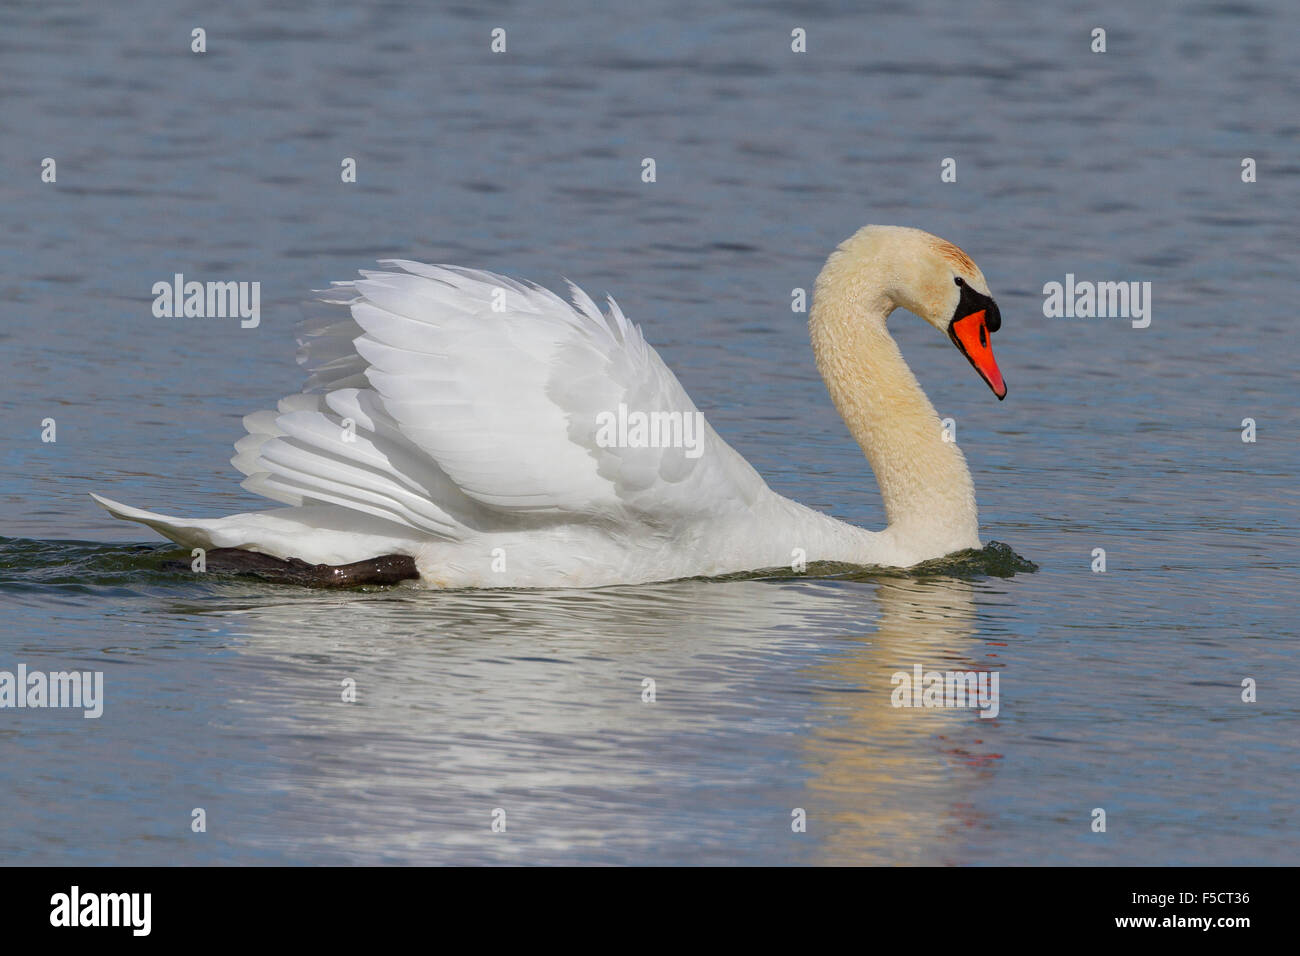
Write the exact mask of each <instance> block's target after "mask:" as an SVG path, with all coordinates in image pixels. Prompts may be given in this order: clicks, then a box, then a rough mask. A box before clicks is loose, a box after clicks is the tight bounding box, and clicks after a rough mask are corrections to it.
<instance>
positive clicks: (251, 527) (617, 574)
mask: <svg viewBox="0 0 1300 956" xmlns="http://www.w3.org/2000/svg"><path fill="white" fill-rule="evenodd" d="M381 265H382V266H384V267H385V271H373V272H372V271H363V272H362V273H361V275H362V276H363V278H361V279H358V280H355V281H352V282H340V283H336V284H334V286H333V287H332V288H331V289H329V290H327V291H325V292H324V293H322V294H320V297H319V301H318V302H316V303H314V304H313V306H311V307H309V309H308V314H307V318H306V319H305V320H304V322H303V323H302V324H301V325H300V330H301V334H300V337H299V344H300V349H299V354H298V360H299V363H300V364H302V365H305V366H306V367H307V369H308V371H309V372H310V376H309V378H308V379H307V382H306V384H305V386H304V390H303V393H302V394H298V395H291V396H289V397H288V398H285V399H284V400H283V401H281V402H280V403H279V407H278V410H276V411H261V412H256V413H254V414H252V415H249V416H247V417H246V418H245V419H244V425H245V427H246V428H247V430H248V434H247V435H246V436H245V437H244V438H242V439H241V440H240V441H239V442H238V443H237V444H236V445H235V449H236V452H237V454H236V455H235V457H234V458H233V459H231V461H232V463H233V464H234V465H235V467H237V468H238V469H239V470H240V471H242V472H243V473H244V474H245V475H247V476H248V477H247V479H246V480H245V481H244V483H243V484H244V487H245V488H248V489H249V490H251V491H255V492H258V493H259V494H261V495H264V496H266V497H268V498H272V499H274V500H276V501H280V502H283V503H284V504H286V505H288V506H289V507H287V508H280V509H276V510H272V511H263V512H255V513H249V514H237V515H231V516H229V517H225V518H212V519H193V520H190V519H184V518H172V517H167V516H165V515H159V514H154V513H151V512H148V511H142V510H140V509H137V508H131V507H128V506H126V505H122V504H119V503H117V502H114V501H110V500H108V499H106V498H102V497H99V496H98V495H95V496H93V497H94V498H95V500H96V501H97V502H99V503H100V504H101V505H103V506H104V507H105V508H106V509H108V511H109V512H110V513H111V514H113V515H114V516H116V517H118V518H123V519H128V520H132V521H139V522H141V523H143V524H146V525H149V526H150V527H151V528H154V529H155V530H156V531H159V532H160V533H162V534H163V535H165V536H166V537H168V538H170V539H171V540H173V541H175V542H177V543H178V544H181V545H184V546H185V547H187V548H195V547H198V548H204V549H227V548H232V549H241V550H242V551H245V552H260V553H261V554H262V555H270V556H272V557H273V558H278V559H299V560H300V561H305V562H307V563H309V564H313V565H315V564H321V565H330V566H336V565H345V564H352V563H354V562H363V561H369V560H370V559H375V558H380V557H382V556H399V558H400V562H401V563H402V565H403V566H405V567H407V568H408V571H407V573H401V574H398V575H397V576H398V577H415V576H416V575H417V574H418V577H419V578H420V580H421V581H422V583H424V584H426V585H428V586H432V587H590V586H599V585H609V584H629V583H641V582H648V581H656V580H670V579H674V578H683V577H691V576H697V575H719V574H725V573H730V572H738V571H748V570H756V569H762V568H776V567H782V566H789V565H790V564H791V561H792V558H793V557H795V556H799V555H803V556H806V560H807V561H809V562H813V561H837V562H848V563H852V564H859V565H880V566H899V567H906V566H910V565H913V564H916V563H918V562H921V561H925V560H928V559H931V558H936V557H940V556H942V555H945V554H949V553H951V552H954V551H958V550H961V549H965V548H978V547H979V546H980V541H979V533H978V520H977V517H976V510H975V494H974V488H973V486H972V483H971V477H970V472H969V471H968V470H967V467H966V461H965V458H964V457H963V455H962V453H961V451H960V450H959V449H958V447H957V446H956V444H953V443H951V442H946V441H944V440H943V438H942V427H941V425H940V422H939V417H938V415H937V414H936V412H935V410H934V406H933V405H931V404H930V401H929V400H928V399H927V398H926V396H925V393H924V392H923V391H922V390H921V387H920V385H919V384H918V383H917V381H916V378H915V376H913V374H912V372H911V370H910V369H909V368H908V367H907V363H906V362H904V360H903V357H902V355H901V354H900V352H899V350H898V346H897V345H896V344H895V343H894V340H893V338H892V337H891V336H890V335H889V332H888V331H887V330H886V328H885V320H886V318H887V317H888V316H889V314H890V313H891V312H892V311H893V310H894V309H895V308H898V307H902V308H905V309H908V310H910V311H912V312H914V313H916V314H917V315H919V316H921V317H922V318H924V319H925V320H926V321H927V322H929V323H930V324H931V325H933V326H934V327H935V328H937V329H939V330H940V331H943V332H946V333H947V334H948V336H949V337H950V338H951V339H952V341H953V342H954V343H955V344H956V345H957V347H958V348H959V349H960V350H961V351H962V352H963V353H964V354H965V355H966V357H967V358H968V359H969V360H970V362H971V364H972V365H974V366H975V368H976V369H977V370H978V371H979V373H980V374H981V375H982V376H983V377H984V379H985V381H987V382H988V384H989V386H990V388H992V389H993V391H994V393H995V394H996V395H997V396H998V398H999V399H1001V398H1002V397H1003V396H1004V395H1005V394H1006V386H1005V385H1004V384H1003V381H1002V375H1001V373H1000V372H999V370H998V367H997V364H996V362H995V361H994V359H993V352H992V350H991V348H990V347H989V339H988V336H989V334H990V333H992V332H995V331H997V329H998V327H999V325H1000V322H1001V320H1000V316H999V312H998V309H997V306H996V305H995V304H994V303H993V300H992V299H991V298H989V295H988V287H987V285H986V284H985V281H984V276H983V275H982V274H981V272H980V270H979V269H978V268H977V267H976V265H975V264H974V263H973V262H972V261H971V260H970V258H969V257H967V256H966V254H965V253H963V252H962V251H961V250H960V249H958V248H957V247H956V246H954V245H952V244H951V243H949V242H946V241H944V240H942V239H940V238H938V237H936V236H932V235H930V234H929V233H926V232H922V231H920V230H918V229H908V228H902V227H897V226H866V227H864V228H863V229H861V230H859V231H858V232H857V233H856V234H855V235H853V236H852V237H851V238H849V239H847V240H846V241H845V242H843V243H842V244H841V245H840V247H839V248H838V249H837V250H836V251H835V252H834V253H832V255H831V256H830V258H829V259H828V260H827V262H826V265H825V267H824V268H823V269H822V271H821V274H820V275H819V276H818V277H817V283H816V287H815V290H814V298H813V306H812V311H811V317H810V322H809V326H810V330H811V335H812V344H813V350H814V353H815V355H816V360H817V367H818V369H819V370H820V371H821V374H822V377H823V378H824V379H825V381H826V386H827V389H828V390H829V392H830V395H831V398H832V399H833V400H834V402H835V406H836V408H837V409H838V410H839V412H840V414H841V415H842V416H843V418H844V421H845V422H846V424H847V425H848V427H849V430H850V432H852V434H853V437H854V438H855V439H856V440H857V442H858V444H859V445H860V446H861V447H862V450H863V452H865V454H866V456H867V459H868V461H870V463H871V467H872V469H873V470H874V471H875V474H876V478H877V480H878V482H879V484H880V491H881V494H882V495H883V497H884V505H885V512H886V514H887V516H888V520H889V525H888V527H887V528H886V529H885V530H884V531H880V532H872V531H866V530H863V529H861V528H856V527H854V526H852V525H849V524H845V523H844V522H842V521H838V520H836V519H834V518H831V517H829V516H827V515H824V514H822V513H820V512H817V511H813V510H812V509H810V508H807V507H805V506H804V505H801V504H799V503H797V502H795V501H791V500H790V499H788V498H784V497H782V496H780V495H778V494H776V493H775V492H773V491H772V490H771V489H770V488H768V486H767V484H766V483H765V482H764V481H763V479H762V478H761V477H760V476H759V475H758V473H757V472H756V471H755V470H754V469H753V468H752V467H751V466H750V465H749V463H748V462H746V461H745V460H744V458H742V457H741V456H740V455H739V454H737V453H736V452H735V451H734V450H733V449H732V448H731V447H730V446H729V445H728V444H727V443H726V442H724V441H723V440H722V439H721V438H720V437H718V435H717V433H716V432H714V431H713V429H712V428H710V427H709V426H708V425H707V424H704V423H703V420H702V417H700V418H699V419H698V420H699V421H700V423H701V425H702V429H701V434H700V435H699V436H697V437H698V439H699V440H698V443H693V444H689V446H688V447H681V446H682V445H683V444H687V439H689V438H690V433H689V431H687V432H684V433H681V434H673V435H661V436H659V437H669V438H680V439H681V440H680V441H679V442H678V447H628V446H630V445H645V444H647V441H648V442H650V443H654V442H653V439H654V437H655V436H656V435H658V433H652V434H651V435H639V434H637V432H636V429H635V414H634V413H636V412H642V413H646V414H647V415H648V414H650V413H671V414H672V415H676V414H680V415H681V416H683V417H682V418H680V419H674V418H672V417H671V416H668V417H663V418H661V419H659V421H660V423H663V422H670V423H671V424H673V425H677V424H678V423H682V422H684V423H685V424H687V425H689V424H690V423H691V422H693V421H695V420H696V416H698V413H697V411H696V408H695V405H694V403H693V402H692V401H691V399H690V397H689V396H688V395H687V394H686V392H685V390H684V389H683V388H682V386H681V384H680V383H679V382H678V381H677V378H676V377H675V376H674V375H673V373H672V372H671V371H669V369H668V367H667V366H666V365H664V363H663V361H662V360H661V359H660V358H659V355H658V353H656V352H655V350H654V349H653V348H651V347H650V345H648V344H647V343H646V341H645V339H643V338H642V336H641V332H640V330H639V328H638V327H637V326H635V325H632V324H631V323H630V322H628V321H627V319H625V318H624V316H623V314H622V312H621V311H620V310H619V308H618V305H617V304H616V303H615V302H614V300H613V299H609V300H608V301H609V309H608V313H607V314H604V315H602V314H601V312H600V310H599V309H598V308H597V307H596V305H595V304H594V303H593V302H592V301H591V300H590V299H589V298H588V297H587V295H586V294H585V293H583V292H582V291H581V290H580V289H578V288H577V287H576V286H573V285H572V284H570V289H571V292H572V296H573V305H572V306H570V305H569V304H568V303H566V302H564V301H563V300H562V299H560V298H559V297H557V296H556V295H554V294H553V293H551V292H549V291H547V290H545V289H543V288H541V287H539V286H536V285H531V284H530V285H522V284H520V283H518V282H515V281H513V280H511V279H507V278H504V277H502V276H498V275H493V274H491V273H488V272H478V271H474V270H470V269H462V268H457V267H452V266H428V265H422V264H419V263H415V262H407V261H403V260H391V261H384V262H382V263H381ZM620 406H622V414H624V418H625V420H631V421H633V423H634V427H633V429H632V430H631V431H630V432H628V433H627V434H626V435H619V434H618V433H617V431H616V430H614V431H611V429H610V428H608V427H607V426H608V425H609V423H610V421H611V418H612V417H613V416H614V415H616V414H620V411H619V410H620ZM619 438H622V439H623V441H622V444H621V445H620V443H619V441H618V439H619ZM641 439H646V440H641ZM250 557H251V556H250ZM258 560H261V561H267V560H268V559H265V558H262V559H258ZM270 563H272V564H274V563H275V562H270ZM359 567H366V566H364V565H363V566H359ZM363 579H364V578H363Z"/></svg>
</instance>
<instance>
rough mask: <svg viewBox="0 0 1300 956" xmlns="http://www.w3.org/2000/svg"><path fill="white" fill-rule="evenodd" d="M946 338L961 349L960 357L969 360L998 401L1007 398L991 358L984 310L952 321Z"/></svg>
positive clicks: (1000, 376)
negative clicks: (962, 356)
mask: <svg viewBox="0 0 1300 956" xmlns="http://www.w3.org/2000/svg"><path fill="white" fill-rule="evenodd" d="M948 337H949V338H950V339H952V341H953V344H954V345H956V346H957V348H959V349H961V353H962V355H964V356H966V357H967V358H968V359H970V363H971V365H974V366H975V371H977V372H979V373H980V375H981V376H983V378H984V381H986V382H988V383H989V388H991V389H993V394H994V395H996V396H997V397H998V401H999V402H1000V401H1002V399H1004V398H1006V397H1007V385H1006V383H1005V382H1003V381H1002V372H1001V371H1000V370H999V369H998V363H997V361H996V360H995V359H994V358H993V346H992V345H990V344H989V330H988V326H987V324H986V323H985V320H984V310H983V309H980V311H978V312H972V313H971V314H970V315H964V316H962V317H961V318H960V319H954V320H953V321H952V322H951V323H950V324H949V326H948Z"/></svg>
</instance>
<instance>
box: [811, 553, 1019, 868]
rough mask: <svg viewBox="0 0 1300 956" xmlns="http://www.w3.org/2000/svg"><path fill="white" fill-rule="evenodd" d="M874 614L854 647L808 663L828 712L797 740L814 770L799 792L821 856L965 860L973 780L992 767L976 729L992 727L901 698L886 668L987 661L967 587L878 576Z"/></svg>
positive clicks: (970, 665) (864, 860) (985, 664)
mask: <svg viewBox="0 0 1300 956" xmlns="http://www.w3.org/2000/svg"><path fill="white" fill-rule="evenodd" d="M876 599H877V601H879V603H880V619H879V621H878V623H877V626H876V628H875V630H874V631H873V632H871V633H870V635H869V640H868V639H863V640H860V641H857V642H855V644H854V646H853V648H852V651H851V653H849V654H847V655H845V656H843V657H841V658H839V659H837V660H835V661H833V662H830V663H827V664H821V665H819V666H817V667H815V668H811V669H809V670H808V671H807V672H805V677H806V678H807V679H808V680H811V681H813V682H815V683H816V685H817V686H819V687H822V688H826V687H831V688H841V687H842V688H852V689H855V690H860V691H863V692H860V693H856V694H848V693H845V692H844V691H842V690H832V691H825V690H824V691H822V692H821V693H820V694H819V697H820V699H821V702H822V703H823V704H824V705H825V713H824V714H823V717H822V720H821V721H820V723H819V724H818V726H817V727H815V728H814V729H813V731H812V732H811V733H810V734H809V735H808V737H807V738H806V742H805V765H806V766H807V767H808V769H809V770H810V771H811V772H812V776H811V777H810V778H809V779H808V781H807V784H806V788H807V791H806V793H805V794H804V795H803V796H801V797H800V798H799V799H800V800H801V801H802V804H801V805H802V806H804V808H805V809H806V810H807V812H808V817H809V829H810V832H811V831H812V829H813V828H816V830H817V832H818V833H820V834H821V835H822V836H823V839H821V840H818V841H817V842H816V844H815V851H816V855H815V862H818V863H852V864H855V865H862V864H868V863H894V864H897V863H918V864H925V865H931V866H932V865H935V864H939V863H952V862H968V861H967V860H965V859H963V857H962V853H963V851H964V844H963V840H964V839H965V838H964V837H963V835H962V831H963V829H964V828H965V827H967V826H969V825H971V824H972V823H973V822H975V820H974V816H975V811H974V810H973V809H972V802H973V796H972V792H971V791H970V789H969V788H970V787H972V785H974V784H975V783H977V782H978V781H979V779H980V778H982V777H984V776H987V775H988V774H990V773H992V772H993V771H994V770H995V769H996V763H995V762H994V760H993V757H992V756H991V755H990V754H989V753H988V749H989V748H988V747H987V745H986V744H984V742H983V740H984V738H985V737H987V736H988V735H989V734H990V733H993V732H994V730H993V728H992V727H991V726H990V724H991V722H990V721H985V720H982V719H980V718H979V717H978V716H977V715H976V712H975V711H973V710H969V709H968V710H953V709H917V708H897V707H895V706H893V703H892V702H891V691H892V690H893V684H892V682H891V676H892V675H893V674H894V673H896V672H898V671H905V672H906V671H910V670H911V669H912V667H913V665H915V664H920V665H922V666H923V667H925V668H926V669H927V670H932V669H933V670H944V671H946V670H958V671H969V670H989V669H990V665H994V664H997V663H998V662H996V661H990V660H985V661H980V660H977V659H975V658H973V657H972V656H971V655H972V647H971V643H972V638H973V637H974V632H975V627H976V620H975V602H974V595H973V590H972V586H971V585H970V584H969V583H967V582H964V581H959V580H955V579H944V578H935V579H929V580H914V579H893V580H891V579H887V578H882V579H880V581H879V582H878V587H877V589H876Z"/></svg>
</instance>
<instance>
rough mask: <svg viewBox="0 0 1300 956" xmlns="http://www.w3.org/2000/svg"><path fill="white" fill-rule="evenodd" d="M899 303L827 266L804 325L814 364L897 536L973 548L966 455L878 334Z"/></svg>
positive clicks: (974, 520)
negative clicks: (860, 453) (868, 466)
mask: <svg viewBox="0 0 1300 956" xmlns="http://www.w3.org/2000/svg"><path fill="white" fill-rule="evenodd" d="M837 265H838V264H837ZM896 304H897V303H896V296H895V295H893V294H892V293H891V292H890V291H889V290H888V289H886V288H885V287H884V286H883V285H877V284H876V283H873V282H872V281H870V280H864V279H863V278H862V277H861V276H860V275H849V274H845V273H843V272H842V271H841V270H839V269H837V268H835V266H834V265H832V264H828V266H827V268H826V269H824V270H823V271H822V274H821V275H820V276H818V278H817V286H816V289H815V293H814V298H813V307H812V313H811V317H810V320H809V327H810V330H811V333H812V345H813V352H814V354H815V356H816V359H817V368H818V370H819V371H820V372H821V374H822V378H823V379H824V380H825V381H826V388H827V390H828V391H829V392H830V395H831V399H832V400H833V401H834V402H835V407H836V409H838V410H839V413H840V415H841V416H842V417H843V418H844V422H845V424H847V425H848V427H849V431H850V432H851V433H852V435H853V437H854V439H855V440H856V441H857V443H858V445H859V446H861V448H862V451H863V453H864V454H865V455H866V456H867V461H869V462H870V463H871V468H872V470H873V471H874V472H875V473H876V481H877V482H878V483H879V484H880V493H881V496H882V497H883V498H884V504H885V514H886V516H887V517H888V520H889V529H890V530H891V531H895V532H896V533H897V534H898V536H899V538H900V540H908V539H912V540H915V539H919V538H925V539H926V540H927V541H929V542H931V543H933V542H935V541H938V542H939V544H940V546H941V547H942V548H944V549H946V550H940V551H939V553H946V551H952V550H959V549H961V548H967V547H978V546H979V520H978V517H977V515H976V511H975V489H974V485H973V484H972V482H971V477H970V471H969V470H968V469H967V467H966V459H965V457H964V456H963V455H962V453H961V451H960V449H958V448H957V445H956V444H955V443H953V442H948V441H944V439H943V428H942V425H941V424H940V421H939V415H938V413H937V412H935V410H934V406H933V405H932V404H930V400H929V399H928V398H927V397H926V395H925V392H924V391H922V390H921V386H920V384H919V383H918V382H917V380H916V376H915V375H913V374H912V370H911V369H910V368H908V366H907V363H906V362H905V361H904V360H903V356H902V353H900V352H899V350H898V345H897V344H896V343H895V342H894V339H893V337H892V336H891V335H890V334H889V332H888V330H887V329H886V328H885V320H886V318H887V317H888V316H889V313H890V312H892V311H893V310H894V308H895V307H896Z"/></svg>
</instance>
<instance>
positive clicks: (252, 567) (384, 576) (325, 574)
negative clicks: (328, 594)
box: [181, 548, 420, 588]
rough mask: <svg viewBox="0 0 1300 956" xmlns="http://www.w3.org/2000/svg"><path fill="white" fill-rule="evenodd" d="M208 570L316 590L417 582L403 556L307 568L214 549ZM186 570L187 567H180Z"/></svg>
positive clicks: (301, 563) (294, 562) (249, 553)
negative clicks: (246, 575)
mask: <svg viewBox="0 0 1300 956" xmlns="http://www.w3.org/2000/svg"><path fill="white" fill-rule="evenodd" d="M205 560H206V562H207V570H208V571H215V572H220V573H224V574H248V575H252V576H253V577H257V578H261V579H262V580H264V581H272V582H274V583H276V584H298V585H302V586H304V587H314V588H353V587H359V586H360V585H363V584H397V583H398V582H399V581H409V580H411V579H413V578H418V577H419V576H420V572H419V571H417V570H416V567H415V559H414V558H411V557H408V556H406V555H404V554H386V555H383V556H382V557H378V558H370V559H368V560H366V561H356V562H354V563H352V564H339V565H332V564H308V563H307V562H306V561H301V560H299V559H298V558H289V559H288V560H287V561H285V560H281V559H280V558H273V557H271V556H270V555H269V554H259V553H258V552H256V551H244V550H243V549H241V548H214V549H213V550H211V551H209V552H208V553H207V555H206V556H205ZM181 566H182V567H187V568H188V565H181Z"/></svg>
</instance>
